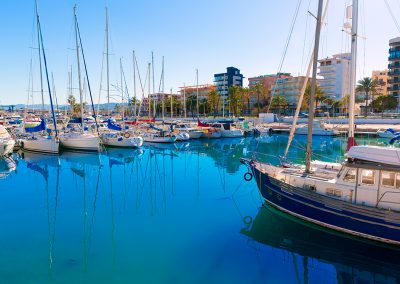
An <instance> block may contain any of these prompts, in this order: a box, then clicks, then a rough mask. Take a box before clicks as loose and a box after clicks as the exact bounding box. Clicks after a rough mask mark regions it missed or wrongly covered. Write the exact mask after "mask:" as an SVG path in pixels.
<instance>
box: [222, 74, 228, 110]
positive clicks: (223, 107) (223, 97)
mask: <svg viewBox="0 0 400 284" xmlns="http://www.w3.org/2000/svg"><path fill="white" fill-rule="evenodd" d="M226 75H228V73H226ZM225 80H226V78H225V74H224V85H223V88H224V89H223V91H224V94H223V96H222V117H225V82H226V81H225Z"/></svg>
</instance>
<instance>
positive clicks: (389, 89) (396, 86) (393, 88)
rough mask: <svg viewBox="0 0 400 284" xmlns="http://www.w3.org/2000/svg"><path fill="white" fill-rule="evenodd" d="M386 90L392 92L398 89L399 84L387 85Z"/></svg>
mask: <svg viewBox="0 0 400 284" xmlns="http://www.w3.org/2000/svg"><path fill="white" fill-rule="evenodd" d="M388 91H391V92H393V91H396V92H397V91H400V85H394V86H390V87H388Z"/></svg>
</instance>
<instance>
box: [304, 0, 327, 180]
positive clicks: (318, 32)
mask: <svg viewBox="0 0 400 284" xmlns="http://www.w3.org/2000/svg"><path fill="white" fill-rule="evenodd" d="M323 4H324V1H323V0H319V1H318V15H317V25H316V28H315V41H314V53H313V55H314V56H313V72H312V79H311V92H310V102H309V103H310V105H309V110H308V135H307V151H306V172H307V173H309V172H310V169H311V151H312V131H313V122H314V107H315V89H316V87H317V69H318V51H319V39H320V35H321V18H322V6H323Z"/></svg>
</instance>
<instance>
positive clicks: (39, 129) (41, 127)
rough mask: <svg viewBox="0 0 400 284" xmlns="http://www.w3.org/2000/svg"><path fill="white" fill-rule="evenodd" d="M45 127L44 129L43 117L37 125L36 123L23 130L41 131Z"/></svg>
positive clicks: (30, 131)
mask: <svg viewBox="0 0 400 284" xmlns="http://www.w3.org/2000/svg"><path fill="white" fill-rule="evenodd" d="M45 129H46V122H45V120H44V118H42V121H41V122H40V124H39V125H36V126H34V127H25V132H28V133H33V132H39V131H43V130H45Z"/></svg>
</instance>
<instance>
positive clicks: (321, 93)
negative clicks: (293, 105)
mask: <svg viewBox="0 0 400 284" xmlns="http://www.w3.org/2000/svg"><path fill="white" fill-rule="evenodd" d="M310 94H311V84H307V87H306V91H305V92H304V99H303V103H302V106H301V108H302V109H308V107H309V102H310ZM326 98H327V97H326V96H325V95H324V91H322V89H321V87H320V86H318V85H316V86H315V108H317V107H318V103H319V102H322V101H323V100H325V99H326Z"/></svg>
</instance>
